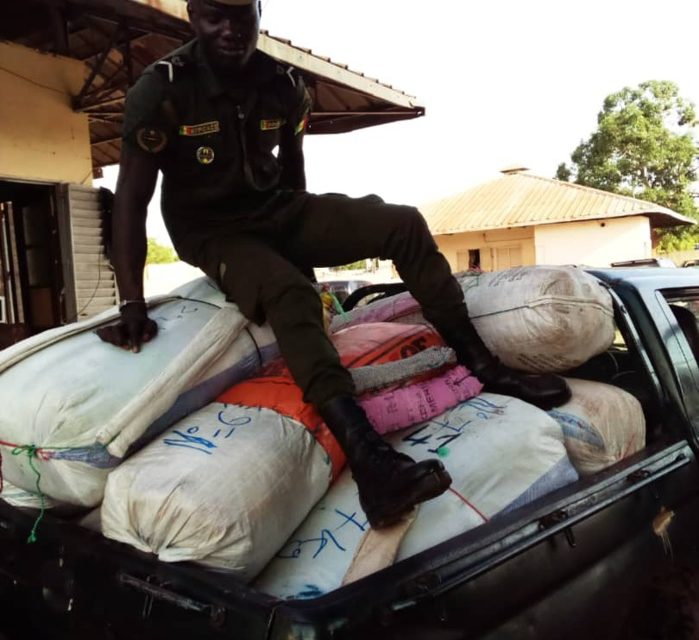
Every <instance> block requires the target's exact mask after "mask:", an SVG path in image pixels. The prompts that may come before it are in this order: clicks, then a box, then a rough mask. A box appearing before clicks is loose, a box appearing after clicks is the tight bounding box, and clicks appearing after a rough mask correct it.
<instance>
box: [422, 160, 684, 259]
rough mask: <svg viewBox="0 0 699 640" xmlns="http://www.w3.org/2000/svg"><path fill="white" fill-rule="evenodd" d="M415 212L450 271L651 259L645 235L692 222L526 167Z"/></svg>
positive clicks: (648, 204) (649, 240) (649, 242)
mask: <svg viewBox="0 0 699 640" xmlns="http://www.w3.org/2000/svg"><path fill="white" fill-rule="evenodd" d="M502 173H503V175H502V177H500V178H498V179H496V180H492V181H490V182H486V183H484V184H481V185H477V186H475V187H473V188H471V189H468V190H466V191H464V192H463V193H460V194H458V195H456V196H453V197H450V198H445V199H443V200H440V201H438V202H434V203H431V204H428V205H425V206H423V207H421V211H422V213H423V214H424V216H425V218H426V219H427V223H428V225H429V227H430V230H431V232H432V235H433V236H434V237H435V240H436V242H437V245H438V246H439V248H440V250H441V251H442V252H443V253H444V255H445V256H446V258H447V260H448V261H449V264H450V265H451V267H452V269H453V270H454V271H464V270H466V269H468V268H474V267H476V268H480V269H482V270H483V271H495V270H500V269H508V268H510V267H518V266H524V265H534V264H577V265H586V266H594V267H608V266H610V264H611V263H612V262H617V261H622V260H635V259H638V258H650V257H651V252H652V248H653V246H652V230H653V229H658V228H664V227H673V226H678V225H687V224H694V220H691V219H690V218H687V217H685V216H682V215H680V214H678V213H675V212H674V211H672V210H670V209H667V208H665V207H661V206H659V205H657V204H653V203H651V202H644V201H643V200H636V199H634V198H628V197H624V196H619V195H616V194H613V193H609V192H607V191H600V190H598V189H590V188H588V187H582V186H580V185H576V184H572V183H568V182H561V181H559V180H551V179H548V178H542V177H540V176H535V175H532V174H530V173H527V172H526V169H508V170H505V171H503V172H502Z"/></svg>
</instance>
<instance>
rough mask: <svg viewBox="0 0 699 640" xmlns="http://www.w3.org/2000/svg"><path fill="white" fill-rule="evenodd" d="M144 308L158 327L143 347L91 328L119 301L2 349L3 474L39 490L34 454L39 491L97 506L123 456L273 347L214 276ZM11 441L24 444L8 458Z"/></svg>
mask: <svg viewBox="0 0 699 640" xmlns="http://www.w3.org/2000/svg"><path fill="white" fill-rule="evenodd" d="M178 296H179V297H178ZM149 308H150V311H149V314H150V316H151V317H152V318H153V319H154V320H155V321H156V322H157V323H158V327H159V332H158V336H157V337H156V338H155V340H153V341H152V342H150V343H147V344H145V345H143V348H142V351H141V353H139V354H133V353H131V352H129V351H125V350H122V349H119V348H117V347H114V346H112V345H109V344H106V343H104V342H102V341H101V340H100V339H99V338H98V337H97V336H96V335H95V334H94V333H93V331H94V330H95V329H96V328H98V327H100V326H103V325H105V324H108V323H110V322H113V321H114V320H116V319H117V318H118V315H119V313H118V309H116V308H114V309H111V310H108V311H105V312H104V313H102V314H100V315H99V316H97V317H96V318H92V319H89V320H86V321H84V322H80V323H76V324H72V325H66V326H64V327H59V328H57V329H52V330H50V331H46V332H44V333H41V334H39V335H37V336H34V337H32V338H30V339H28V340H25V341H22V342H20V343H18V344H17V345H14V346H13V347H10V348H9V349H5V350H3V351H2V352H0V406H2V407H3V409H2V412H1V413H0V440H1V441H3V442H5V443H6V444H4V445H0V446H3V453H5V454H6V455H3V463H2V473H3V475H4V477H5V478H7V479H8V480H9V481H10V482H11V483H12V484H14V485H16V486H17V487H19V488H22V489H25V490H29V491H36V473H35V471H34V470H33V469H32V468H31V464H30V462H31V463H32V464H33V465H34V467H35V468H36V469H38V471H39V473H40V474H41V482H40V490H41V492H42V493H44V494H46V495H47V496H49V497H51V498H54V499H55V500H58V501H61V502H65V503H69V504H75V505H82V506H95V505H97V504H99V502H100V501H101V499H102V494H103V490H104V482H105V480H106V476H107V474H108V473H109V471H110V470H111V469H112V468H113V467H114V466H116V465H117V464H118V463H119V462H120V461H121V459H122V458H123V457H124V456H125V455H127V454H128V453H129V452H130V451H132V450H135V449H137V448H138V447H140V446H141V445H142V444H143V443H145V442H146V441H148V440H150V439H152V438H153V437H154V436H155V435H157V434H158V433H160V432H162V431H163V430H164V429H165V428H167V426H168V425H171V424H173V423H174V422H175V421H177V420H179V419H180V418H182V417H184V416H186V415H188V414H189V413H191V412H192V411H194V410H196V409H198V408H199V407H201V406H203V405H205V404H207V403H208V402H210V401H211V400H212V399H214V398H215V397H216V396H217V395H218V394H219V393H221V392H222V391H223V390H225V389H226V388H228V387H229V386H230V385H231V384H233V383H235V382H236V381H239V380H242V379H243V378H246V377H249V376H250V375H252V374H253V373H255V372H256V371H257V370H258V368H259V367H260V365H261V364H262V363H263V362H266V361H267V360H269V359H271V358H272V357H273V356H275V355H276V345H275V344H274V336H273V334H272V331H271V330H270V329H269V328H268V327H266V326H265V327H262V328H260V327H257V326H254V325H251V326H250V327H247V322H246V321H245V319H244V318H243V316H242V314H240V312H239V311H238V310H237V307H236V306H235V305H232V304H230V303H226V302H225V300H224V296H223V294H222V293H221V292H220V291H218V289H216V288H215V286H213V284H212V282H211V281H210V280H209V279H208V278H200V279H198V280H196V281H194V282H192V283H189V284H187V285H184V286H183V287H180V288H179V289H176V290H175V291H173V292H172V294H171V295H169V296H160V297H158V298H155V299H151V300H149ZM15 445H18V446H20V447H26V449H25V451H24V452H23V453H20V454H19V455H9V453H10V452H11V451H12V449H14V448H15ZM34 447H36V448H39V451H36V454H35V449H34ZM30 458H31V459H30Z"/></svg>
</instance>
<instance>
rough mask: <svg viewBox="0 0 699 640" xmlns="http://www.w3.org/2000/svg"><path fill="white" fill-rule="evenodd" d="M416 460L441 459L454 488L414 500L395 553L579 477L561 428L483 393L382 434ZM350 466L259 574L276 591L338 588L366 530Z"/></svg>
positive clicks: (409, 551)
mask: <svg viewBox="0 0 699 640" xmlns="http://www.w3.org/2000/svg"><path fill="white" fill-rule="evenodd" d="M388 440H389V442H391V443H392V444H393V445H394V446H395V447H396V448H397V449H398V450H399V451H402V452H404V453H406V454H408V455H410V456H412V457H413V458H415V459H417V460H424V459H427V458H434V457H436V456H438V457H439V458H441V460H442V462H443V463H444V465H445V467H446V468H447V470H448V471H449V473H450V474H451V476H452V478H453V484H452V486H451V488H450V489H449V490H448V491H447V492H446V493H444V494H442V495H441V496H439V497H437V498H435V499H433V500H430V501H428V502H425V503H424V504H422V505H420V508H419V510H418V513H417V519H416V520H415V522H414V524H413V525H412V527H411V528H410V529H409V530H408V532H407V534H406V536H405V538H404V539H403V541H402V543H401V546H400V549H399V551H398V555H397V558H396V559H397V560H401V559H403V558H407V557H409V556H412V555H414V554H416V553H419V552H420V551H423V550H425V549H428V548H429V547H432V546H433V545H435V544H438V543H440V542H443V541H445V540H448V539H450V538H452V537H454V536H456V535H458V534H460V533H463V532H465V531H468V530H469V529H473V528H475V527H477V526H479V525H481V524H483V523H485V522H488V521H489V520H490V519H492V518H493V517H494V516H496V515H497V514H501V513H505V512H507V511H510V510H511V509H514V508H515V507H518V506H521V505H523V504H526V503H528V502H531V501H532V500H534V499H536V498H538V497H540V496H542V495H544V494H546V493H548V492H549V491H552V490H554V489H557V488H559V487H562V486H564V485H566V484H569V483H570V482H574V481H575V480H577V478H578V475H577V473H576V471H575V469H574V468H573V467H572V465H571V464H570V461H569V459H568V457H567V455H566V450H565V447H564V445H563V434H562V432H561V428H560V426H559V425H558V424H557V423H556V422H555V421H554V420H553V419H552V418H551V417H550V416H548V415H547V414H546V413H545V412H544V411H541V410H540V409H537V408H536V407H534V406H532V405H530V404H527V403H525V402H522V401H521V400H517V399H515V398H510V397H507V396H501V395H496V394H490V393H483V394H481V395H479V396H478V397H476V398H473V399H471V400H468V401H466V402H464V403H462V404H460V405H458V406H457V407H454V408H452V409H451V410H449V411H447V412H445V413H444V414H442V415H440V416H439V417H437V418H435V419H434V420H432V421H429V422H427V423H425V424H423V425H421V426H418V427H415V428H412V429H408V430H404V431H402V432H400V433H396V434H394V435H393V436H391V437H389V438H388ZM368 528H369V527H368V524H367V520H366V517H365V516H364V513H363V511H362V509H361V507H360V505H359V498H358V495H357V487H356V484H355V483H354V481H353V480H352V478H351V475H350V473H349V471H345V472H343V474H342V476H341V477H340V479H339V480H338V481H337V482H336V483H335V484H334V485H333V486H332V487H331V488H330V490H329V491H328V493H327V494H326V495H325V497H324V498H323V499H322V500H321V501H320V502H319V503H318V504H317V505H316V506H315V507H314V508H313V510H312V511H311V512H310V513H309V515H308V517H307V518H306V519H305V520H304V522H303V523H302V524H301V526H300V527H299V528H298V529H297V530H296V531H295V532H294V533H293V534H292V535H291V537H290V538H289V539H288V541H287V542H286V544H285V545H284V546H283V547H282V548H281V550H280V551H279V552H278V553H277V555H276V557H275V558H274V560H272V562H270V564H269V565H268V566H267V567H266V568H265V570H264V572H263V573H262V574H261V575H260V576H259V577H258V579H257V580H256V581H255V584H254V586H255V587H256V588H258V589H259V590H261V591H263V592H265V593H268V594H271V595H273V596H277V597H281V598H311V597H317V596H320V595H323V594H325V593H328V592H329V591H332V590H333V589H336V588H337V587H339V586H340V584H341V583H342V579H343V576H344V575H345V573H346V572H347V570H348V568H349V567H350V565H351V562H352V559H353V557H354V554H355V552H356V550H357V548H358V546H359V543H360V541H361V539H362V536H363V535H364V534H365V532H366V531H367V529H368Z"/></svg>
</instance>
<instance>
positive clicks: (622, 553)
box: [0, 269, 699, 640]
mask: <svg viewBox="0 0 699 640" xmlns="http://www.w3.org/2000/svg"><path fill="white" fill-rule="evenodd" d="M668 272H669V273H668ZM592 273H593V275H595V276H596V277H598V278H599V279H600V280H601V281H602V282H603V283H605V284H606V286H608V287H609V289H610V291H611V293H612V296H613V298H614V300H615V307H616V315H617V324H618V328H619V332H620V338H623V339H620V340H619V343H618V344H615V346H614V347H613V348H612V349H611V350H610V353H608V354H603V355H602V356H599V357H598V358H595V359H593V361H591V362H588V363H586V365H584V366H583V367H581V368H579V369H578V370H576V371H575V372H571V374H572V375H575V376H577V377H587V378H589V379H595V380H600V381H604V382H610V383H612V384H618V385H619V386H621V387H623V388H624V389H626V390H627V391H630V392H632V393H633V394H634V395H635V396H636V397H637V398H638V399H639V400H640V401H641V404H642V405H643V409H644V414H645V416H646V422H647V433H648V444H647V446H646V448H645V449H644V450H643V451H641V452H639V453H638V454H635V455H634V456H631V457H629V458H626V459H624V460H622V461H621V462H619V463H617V464H615V465H614V466H612V467H609V468H607V469H605V470H604V471H602V472H600V473H598V474H595V475H594V476H591V477H587V478H585V479H582V480H580V481H578V482H576V483H574V484H572V485H568V486H566V487H564V488H562V489H559V490H557V491H555V492H553V493H551V494H548V495H547V496H545V497H543V498H541V499H539V500H537V501H536V502H533V503H530V504H528V505H526V506H525V507H521V508H519V509H517V510H515V511H513V512H511V513H509V514H508V515H507V516H505V517H502V518H500V519H499V520H498V521H497V522H490V523H488V524H485V525H482V526H480V527H478V528H476V529H473V530H471V531H469V532H466V533H464V534H462V535H459V536H457V537H455V538H452V539H451V540H448V541H447V542H445V543H443V544H440V545H438V546H435V547H433V548H431V549H429V550H427V551H425V552H423V553H421V554H418V555H416V556H413V557H411V558H408V559H406V560H403V561H401V562H399V563H397V564H396V565H394V566H392V567H390V568H388V569H385V570H383V571H380V572H377V573H375V574H373V575H371V576H369V577H367V578H364V579H362V580H360V581H358V582H356V583H353V584H350V585H348V586H345V587H342V588H340V589H338V590H336V591H334V592H332V593H330V594H327V595H325V596H322V597H319V598H316V599H314V600H290V601H283V600H277V599H275V598H272V597H270V596H267V595H265V594H262V593H259V592H257V591H255V590H253V589H251V588H250V587H248V586H246V585H245V584H242V583H241V582H239V581H236V580H234V579H232V578H230V577H228V576H226V575H223V574H220V573H217V572H214V571H207V570H204V569H202V568H200V567H197V566H194V565H186V564H181V565H172V564H165V563H162V562H159V561H157V560H156V559H155V558H154V557H153V556H150V555H147V554H143V553H140V552H138V551H135V550H134V549H132V548H130V547H127V546H125V545H122V544H119V543H116V542H112V541H109V540H107V539H105V538H103V537H102V536H101V535H100V534H99V533H96V532H93V531H90V530H88V529H86V528H84V527H81V526H80V525H78V524H77V522H76V521H75V520H74V519H70V518H60V517H57V516H55V515H53V514H51V513H47V514H46V516H45V517H44V519H43V521H42V523H41V531H40V535H39V539H38V541H37V542H35V543H33V544H27V543H26V538H27V534H28V532H29V530H30V529H31V527H32V524H33V522H34V520H35V518H36V513H35V512H34V513H33V512H25V511H22V510H19V509H16V508H13V507H10V506H9V505H7V504H6V503H3V502H0V544H2V549H3V551H2V554H0V602H2V611H3V614H4V615H3V616H2V619H0V638H2V635H4V636H5V637H6V638H7V639H8V640H10V639H13V638H68V637H70V638H94V637H95V636H98V637H100V638H129V639H140V638H149V639H150V638H153V639H157V638H171V637H173V635H174V636H176V637H187V636H189V637H194V638H212V639H213V638H270V639H282V638H284V639H292V638H298V639H304V640H306V639H311V638H314V639H315V638H318V639H320V638H373V637H376V638H416V639H417V638H430V639H432V638H436V639H442V638H443V639H445V640H446V639H451V638H454V639H456V638H502V637H507V638H549V637H550V638H558V637H568V638H577V637H580V638H582V637H585V638H590V637H593V638H645V637H648V638H651V637H660V638H665V637H668V638H669V637H672V638H683V637H687V638H689V637H694V636H692V635H691V633H692V629H693V627H694V624H695V623H694V617H693V616H694V613H693V609H692V606H691V602H690V601H689V597H690V594H691V592H692V589H693V585H694V582H693V579H694V572H695V570H696V568H697V566H698V560H699V554H698V553H697V543H696V533H695V532H696V531H697V530H698V528H697V526H698V525H699V522H697V520H699V503H698V502H697V500H698V498H699V477H698V476H699V468H698V467H697V461H696V458H695V452H696V433H695V429H696V427H698V426H699V384H698V383H697V381H698V380H699V371H698V369H697V362H696V358H695V357H694V354H693V353H692V352H691V346H690V340H689V339H688V338H687V336H686V334H685V333H684V332H683V330H682V328H681V327H680V325H679V324H678V323H677V320H676V318H675V315H674V314H673V312H672V309H671V307H670V305H669V303H670V302H673V301H674V302H677V301H682V302H686V301H687V300H690V301H691V300H692V299H697V300H699V273H696V272H694V270H687V271H685V270H669V269H668V270H662V269H634V270H631V269H629V270H616V269H614V270H599V271H593V272H592ZM610 362H613V366H610ZM696 629H699V626H697V627H696Z"/></svg>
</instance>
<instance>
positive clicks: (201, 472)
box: [101, 403, 332, 580]
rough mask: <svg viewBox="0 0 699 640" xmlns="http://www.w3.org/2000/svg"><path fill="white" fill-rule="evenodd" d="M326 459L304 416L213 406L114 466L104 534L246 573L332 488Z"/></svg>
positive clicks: (167, 556)
mask: <svg viewBox="0 0 699 640" xmlns="http://www.w3.org/2000/svg"><path fill="white" fill-rule="evenodd" d="M331 472H332V469H331V466H330V461H329V459H328V457H327V455H326V453H325V451H324V450H323V448H322V447H321V446H320V445H318V444H317V443H316V441H315V439H314V438H313V436H312V435H311V434H310V432H309V431H308V430H307V429H306V428H305V427H303V426H302V425H300V424H299V423H297V422H295V421H294V420H291V419H290V418H286V417H283V416H281V415H280V414H278V413H276V412H274V411H271V410H269V409H255V408H248V407H240V406H236V405H226V404H221V403H212V404H211V405H209V406H207V407H205V408H203V409H201V410H199V411H197V412H196V413H194V414H192V415H191V416H189V417H188V418H186V419H185V420H183V421H181V422H180V423H178V424H177V425H175V426H174V427H172V428H171V429H169V430H168V431H167V433H165V434H163V435H162V436H160V437H159V438H158V439H157V440H156V441H154V442H152V443H151V444H149V445H148V446H147V447H145V448H144V449H143V450H142V451H140V452H139V453H137V454H135V455H134V456H132V457H131V458H130V459H129V460H127V461H126V462H124V463H123V464H122V465H121V466H120V467H119V468H118V469H116V470H114V471H113V472H112V473H111V475H110V476H109V479H108V481H107V487H106V490H105V497H104V502H103V504H102V511H101V517H102V531H103V533H104V535H105V536H107V537H108V538H113V539H114V540H119V541H121V542H125V543H127V544H131V545H133V546H134V547H136V548H137V549H140V550H142V551H147V552H152V553H155V554H157V555H158V558H159V559H160V560H163V561H166V562H177V561H183V560H195V561H199V562H201V563H203V564H205V565H209V566H213V567H218V568H224V569H228V570H230V571H232V572H233V573H234V574H235V575H236V576H238V577H240V578H242V579H245V580H248V579H250V578H252V577H253V576H254V575H256V574H257V573H258V572H259V571H260V570H261V569H262V567H263V566H264V565H265V564H266V563H267V562H268V561H269V560H270V559H271V558H272V556H273V555H274V554H275V553H276V551H277V550H278V549H279V547H281V545H282V544H283V543H284V541H285V540H286V539H287V538H288V537H289V535H291V532H292V531H293V530H294V529H295V528H296V527H297V526H298V525H299V524H300V522H301V521H302V520H303V518H304V517H305V516H306V514H307V513H308V511H309V510H310V509H311V507H312V506H313V505H314V504H315V503H316V502H317V501H318V500H319V499H320V497H321V496H322V495H323V493H324V492H325V491H326V489H327V487H328V485H329V483H330V477H331Z"/></svg>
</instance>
